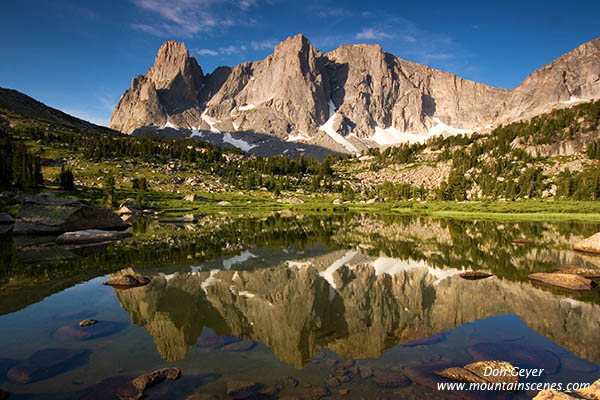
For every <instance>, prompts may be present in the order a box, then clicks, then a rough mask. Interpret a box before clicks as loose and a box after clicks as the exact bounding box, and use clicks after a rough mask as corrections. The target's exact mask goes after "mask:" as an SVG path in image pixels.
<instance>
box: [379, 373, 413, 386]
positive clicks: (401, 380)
mask: <svg viewBox="0 0 600 400" xmlns="http://www.w3.org/2000/svg"><path fill="white" fill-rule="evenodd" d="M373 379H374V381H375V384H376V385H377V386H379V387H384V388H399V387H405V386H408V385H410V383H411V381H410V379H408V378H407V377H406V376H405V375H404V374H402V373H401V372H395V371H381V370H378V371H375V372H374V373H373Z"/></svg>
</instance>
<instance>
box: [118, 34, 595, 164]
mask: <svg viewBox="0 0 600 400" xmlns="http://www.w3.org/2000/svg"><path fill="white" fill-rule="evenodd" d="M599 74H600V40H599V39H596V40H594V41H591V42H588V43H585V44H583V45H581V46H579V47H577V48H576V49H574V50H573V51H571V52H569V53H567V54H565V55H563V56H561V57H559V58H558V59H556V60H555V61H553V62H551V63H550V64H548V65H546V66H544V67H543V68H541V69H539V70H537V71H535V72H534V73H532V74H531V75H530V76H528V77H527V79H525V81H523V83H522V84H521V85H519V86H518V87H517V88H516V89H513V90H509V89H499V88H494V87H491V86H488V85H485V84H481V83H477V82H474V81H470V80H465V79H462V78H460V77H458V76H456V75H454V74H451V73H448V72H443V71H440V70H436V69H433V68H430V67H427V66H425V65H421V64H418V63H414V62H410V61H407V60H403V59H401V58H398V57H396V56H394V55H392V54H390V53H386V52H384V51H383V49H382V48H381V46H379V45H367V44H350V45H342V46H340V47H339V48H337V49H335V50H333V51H331V52H329V53H327V54H322V53H321V52H319V51H318V50H317V49H315V48H314V47H313V46H312V44H311V43H310V41H309V40H308V39H307V38H306V37H305V36H304V35H302V34H298V35H296V36H294V37H290V38H287V39H286V40H284V41H283V42H281V43H279V44H278V45H277V46H276V47H275V50H274V52H273V53H272V54H270V55H269V56H267V57H266V58H265V59H264V60H260V61H256V62H251V63H250V62H246V63H242V64H240V65H238V66H236V67H233V68H231V67H220V68H217V69H216V70H215V71H213V72H212V73H211V74H207V75H204V74H203V72H202V69H201V68H200V66H199V65H198V63H197V62H196V59H195V58H194V57H193V56H190V55H189V52H188V50H187V49H186V47H185V45H184V44H183V43H181V42H175V41H168V42H166V43H165V44H163V45H162V46H161V48H160V49H159V51H158V54H157V56H156V59H155V63H154V65H153V66H152V67H151V68H150V70H149V71H148V72H147V73H146V74H145V75H143V76H139V77H137V78H135V79H134V80H133V82H132V85H131V87H130V88H129V89H127V91H126V92H125V93H124V94H123V96H122V98H121V100H120V101H119V104H118V105H117V107H116V108H115V112H114V114H113V117H112V119H111V122H110V127H111V128H114V129H117V130H120V131H122V132H126V133H132V132H140V130H144V131H148V130H150V131H153V132H159V131H162V130H164V129H166V128H178V129H182V130H184V131H182V132H187V134H185V135H188V136H189V135H190V134H194V133H193V132H199V133H197V135H198V136H202V131H206V132H212V133H213V134H224V133H227V134H228V135H230V136H231V135H234V136H236V135H237V136H240V135H242V133H244V134H245V135H246V136H245V137H246V138H252V136H248V135H251V134H253V135H255V137H258V136H256V135H261V137H268V138H275V139H276V140H278V141H280V142H281V143H286V144H290V143H291V144H292V145H294V146H296V147H297V148H299V149H302V148H303V147H302V145H305V144H310V145H314V146H319V147H323V148H327V149H330V150H333V151H340V152H350V153H353V152H357V151H361V150H364V149H366V148H367V147H372V146H387V145H391V144H397V143H402V142H417V141H423V140H425V139H426V138H427V137H429V136H431V135H436V134H458V133H468V132H473V131H476V130H479V131H480V130H485V129H490V128H491V127H492V126H495V125H497V124H500V123H505V122H509V121H513V120H517V119H522V118H530V117H532V116H534V115H537V114H540V113H542V112H545V111H548V110H550V109H552V108H555V107H565V106H568V105H570V104H572V103H576V102H579V101H584V100H588V99H592V98H599V97H600V76H599ZM173 132H174V131H173ZM173 132H170V134H173ZM182 134H183V133H182ZM194 135H196V134H194ZM231 137H233V136H231ZM230 142H231V141H230ZM251 142H253V143H254V141H253V140H251ZM256 142H257V143H258V142H261V143H262V141H259V140H257V141H256ZM238 147H239V146H238ZM247 147H253V146H252V145H248V146H247ZM259 147H260V146H259V144H256V146H254V147H253V148H255V150H253V151H258V149H259ZM263 147H264V146H263ZM277 149H278V148H274V150H273V151H278V150H277ZM292 150H293V149H292ZM281 151H283V150H281ZM299 151H300V150H299Z"/></svg>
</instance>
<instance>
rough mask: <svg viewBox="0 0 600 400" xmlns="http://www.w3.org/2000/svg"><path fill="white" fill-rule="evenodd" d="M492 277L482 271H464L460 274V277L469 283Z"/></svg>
mask: <svg viewBox="0 0 600 400" xmlns="http://www.w3.org/2000/svg"><path fill="white" fill-rule="evenodd" d="M490 276H493V275H492V274H490V273H489V272H483V271H465V272H462V273H461V274H460V277H461V278H463V279H466V280H469V281H475V280H479V279H485V278H489V277H490Z"/></svg>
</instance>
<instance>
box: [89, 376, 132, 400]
mask: <svg viewBox="0 0 600 400" xmlns="http://www.w3.org/2000/svg"><path fill="white" fill-rule="evenodd" d="M141 397H142V393H140V392H139V390H137V389H136V388H135V387H134V386H133V385H132V384H131V377H130V376H113V377H110V378H106V379H103V380H102V381H100V382H98V383H96V384H94V385H92V386H90V387H88V388H87V389H85V390H83V393H82V394H81V397H78V398H79V399H80V400H106V399H121V400H132V399H139V398H141Z"/></svg>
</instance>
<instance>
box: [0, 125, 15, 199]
mask: <svg viewBox="0 0 600 400" xmlns="http://www.w3.org/2000/svg"><path fill="white" fill-rule="evenodd" d="M12 164H13V148H12V145H11V143H10V135H9V133H8V130H5V129H3V128H0V189H8V188H9V187H10V185H11V183H12V176H13V170H12V167H13V166H12Z"/></svg>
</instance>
